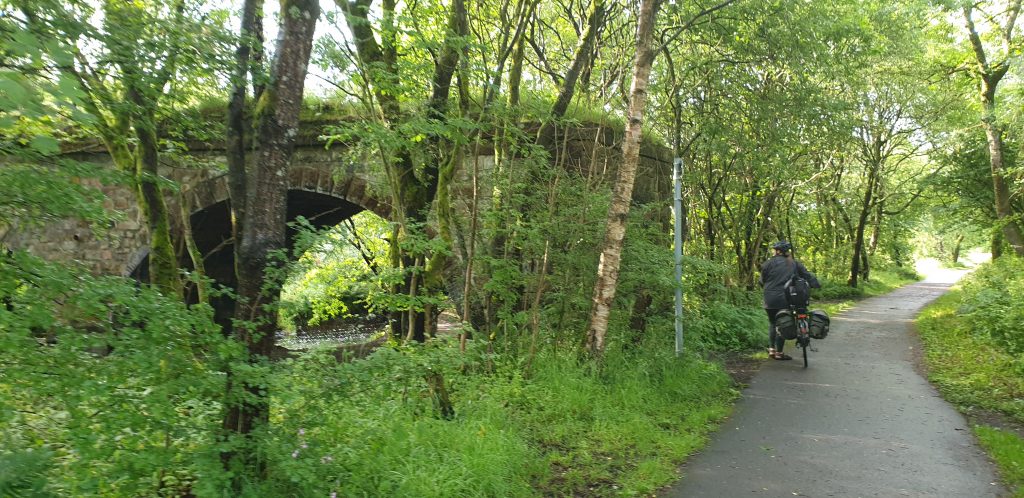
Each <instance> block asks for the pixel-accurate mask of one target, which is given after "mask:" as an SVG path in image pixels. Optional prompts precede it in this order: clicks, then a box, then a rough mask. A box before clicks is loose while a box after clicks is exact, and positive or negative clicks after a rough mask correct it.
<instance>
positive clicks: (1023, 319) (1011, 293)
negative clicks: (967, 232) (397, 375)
mask: <svg viewBox="0 0 1024 498" xmlns="http://www.w3.org/2000/svg"><path fill="white" fill-rule="evenodd" d="M962 285H963V292H964V299H963V301H962V302H961V304H960V308H959V309H958V310H957V314H959V315H960V316H962V317H963V318H964V320H965V321H966V322H968V323H970V324H971V329H972V330H971V332H972V333H975V334H980V335H983V336H986V337H988V339H990V340H991V341H992V342H993V343H994V344H995V345H997V346H998V347H999V348H1001V349H1002V350H1004V351H1006V352H1007V353H1008V354H1010V355H1014V356H1017V357H1018V358H1019V359H1020V360H1021V361H1022V362H1024V334H1022V333H1021V331H1022V330H1024V259H1021V258H1014V257H1004V258H999V259H997V260H995V261H994V262H992V263H989V264H986V265H982V266H981V267H979V268H978V269H977V270H976V271H975V272H974V273H972V274H971V275H969V276H968V277H966V279H965V281H964V283H963V284H962ZM1022 368H1024V363H1022ZM1020 372H1021V373H1024V369H1022V370H1021V371H1020Z"/></svg>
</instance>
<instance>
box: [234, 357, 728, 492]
mask: <svg viewBox="0 0 1024 498" xmlns="http://www.w3.org/2000/svg"><path fill="white" fill-rule="evenodd" d="M471 349H472V351H471V352H470V353H469V354H467V355H461V354H459V353H458V349H457V348H454V347H452V346H451V344H449V343H447V342H445V341H436V342H434V343H433V344H428V345H426V346H414V347H411V348H408V349H403V350H401V351H398V350H394V349H382V350H380V351H378V352H376V353H375V354H374V355H372V356H371V357H370V358H368V359H367V360H365V361H359V362H353V363H345V364H336V363H334V362H333V358H332V357H330V356H329V355H327V354H323V355H316V354H314V355H310V356H308V357H306V358H303V359H300V360H295V361H292V362H290V363H289V364H288V365H287V372H283V374H284V375H282V376H281V378H282V381H281V385H279V386H275V387H276V388H275V389H274V390H273V392H276V393H281V394H279V395H278V397H277V398H276V399H275V406H278V407H279V408H278V409H277V410H276V411H275V414H274V417H273V419H274V423H275V424H274V425H275V434H274V435H273V437H271V438H270V441H272V442H271V443H270V444H269V445H268V447H267V453H268V458H269V459H270V468H271V469H274V471H273V474H272V476H271V479H270V480H269V481H268V482H267V484H266V486H264V487H260V488H259V489H253V490H252V491H253V494H254V495H275V494H279V493H287V494H289V495H291V496H328V495H330V494H331V493H337V495H338V496H424V497H426V496H538V495H544V496H572V495H576V496H581V495H586V496H610V495H640V494H646V493H650V492H653V491H654V490H655V489H657V488H658V487H660V486H662V485H664V484H667V483H669V482H671V481H672V480H674V479H675V478H677V476H676V467H677V466H678V465H679V464H680V463H681V462H682V460H683V459H684V458H685V457H686V456H687V455H689V454H690V453H692V452H693V451H695V450H696V449H698V448H699V447H700V446H701V445H702V444H703V442H704V439H705V437H706V435H707V433H708V432H709V431H711V430H713V428H714V426H715V422H716V421H717V420H719V419H720V418H721V417H723V416H724V415H725V414H726V413H727V411H728V408H729V406H730V404H731V400H732V398H733V397H734V396H735V392H734V391H733V390H732V389H731V387H730V381H729V379H728V376H727V375H726V374H725V373H724V372H723V371H722V370H721V369H720V368H719V367H718V366H716V365H713V364H710V363H707V362H704V361H702V360H700V359H698V358H696V357H693V356H686V357H684V358H679V359H677V358H673V357H671V356H670V355H669V354H668V353H663V354H659V353H643V354H640V355H610V356H609V357H608V358H606V362H605V363H604V366H603V368H602V369H601V370H600V371H592V370H588V369H581V368H580V364H579V363H578V360H577V358H576V357H575V356H573V355H567V356H562V355H556V354H542V355H540V356H539V357H538V358H537V359H536V360H535V362H534V366H533V368H532V370H531V374H530V375H529V376H526V375H524V374H523V373H522V372H523V369H522V365H520V364H519V363H517V362H514V361H511V359H510V358H506V357H502V356H493V355H488V354H486V348H485V345H483V344H480V345H478V346H475V347H472V348H471ZM431 372H436V373H441V374H442V375H443V376H444V378H445V379H446V386H447V388H448V391H449V393H450V396H451V401H452V403H453V405H454V409H455V415H454V417H453V418H451V419H450V420H446V419H444V418H443V417H441V416H439V412H438V411H437V409H436V408H437V406H436V405H435V397H434V393H432V391H431V390H430V388H429V387H428V385H427V383H426V382H424V377H425V376H426V375H428V374H429V373H431ZM459 372H461V374H460V373H459Z"/></svg>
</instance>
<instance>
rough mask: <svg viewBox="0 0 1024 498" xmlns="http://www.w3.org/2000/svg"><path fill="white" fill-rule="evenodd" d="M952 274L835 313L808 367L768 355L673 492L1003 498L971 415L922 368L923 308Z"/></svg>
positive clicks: (693, 494)
mask: <svg viewBox="0 0 1024 498" xmlns="http://www.w3.org/2000/svg"><path fill="white" fill-rule="evenodd" d="M958 276H959V274H957V273H953V272H944V273H938V274H935V275H933V276H931V277H930V278H929V279H927V280H925V281H923V282H920V283H917V284H913V285H909V286H907V287H904V288H901V289H898V290H896V291H894V292H892V293H890V294H888V295H885V296H882V297H877V298H872V299H868V300H865V301H862V302H861V303H859V304H858V305H857V306H856V307H855V308H852V309H850V310H847V311H846V312H844V313H842V314H841V315H839V316H835V317H833V320H832V328H831V332H830V334H829V337H828V339H825V340H824V341H813V344H812V345H813V346H815V347H817V348H818V349H819V351H817V352H813V351H812V352H810V353H809V354H810V367H809V368H808V369H806V370H805V369H804V368H803V362H802V361H801V360H800V359H799V355H798V353H799V350H796V351H793V348H792V346H789V345H787V347H788V349H789V351H788V353H790V354H791V355H793V356H794V360H793V361H770V362H768V363H766V364H765V365H764V366H763V367H762V368H761V370H760V371H759V372H758V373H757V375H756V376H755V377H754V379H753V380H752V381H751V383H750V386H749V387H748V388H747V389H745V390H744V391H743V395H742V398H741V399H740V400H739V402H738V403H737V404H736V408H735V411H734V413H733V415H732V417H730V419H729V420H726V421H725V422H724V423H723V424H722V427H721V429H720V430H719V432H718V433H717V434H715V435H714V436H713V440H712V442H711V444H710V445H709V446H708V448H706V449H705V451H704V452H702V453H701V454H699V455H695V456H694V457H692V458H691V459H690V461H689V462H688V463H687V465H686V467H684V468H683V474H684V477H683V480H682V481H681V482H679V483H677V484H676V485H675V486H674V487H673V488H671V489H669V490H667V491H666V492H664V493H662V496H664V497H725V498H732V497H748V496H751V497H753V496H756V497H793V496H809V497H824V496H838V497H862V496H864V497H866V496H884V497H900V496H911V497H954V498H959V497H965V498H974V497H988V496H1004V495H1006V492H1005V490H1003V489H1002V488H1001V487H999V486H997V485H996V484H993V483H994V482H996V474H995V471H994V469H993V466H992V465H991V464H990V463H989V462H988V460H987V459H986V457H985V455H984V453H983V452H982V450H981V449H980V448H978V446H977V445H976V443H975V441H974V439H973V436H972V433H971V430H970V428H969V427H968V426H967V424H966V422H965V421H964V418H963V417H962V416H961V415H960V414H959V413H957V412H956V410H955V409H954V408H953V407H952V406H951V405H950V404H948V403H946V402H945V401H943V400H942V399H941V398H940V397H939V395H938V393H937V392H936V391H935V389H934V388H932V386H931V385H930V384H928V382H927V381H926V380H925V379H924V378H922V377H921V375H919V374H918V373H917V372H915V370H914V364H913V359H912V353H913V348H916V347H918V343H917V341H916V339H915V338H913V337H912V336H911V335H910V334H909V333H908V328H909V325H910V323H911V321H912V320H913V318H914V316H915V315H916V314H917V312H918V311H919V310H920V309H921V308H922V307H923V306H924V305H926V304H928V302H930V301H932V300H933V299H935V298H936V297H938V296H939V295H941V294H942V293H943V292H945V291H946V290H947V289H948V288H949V286H950V284H951V283H952V282H954V281H955V280H956V278H957V277H958Z"/></svg>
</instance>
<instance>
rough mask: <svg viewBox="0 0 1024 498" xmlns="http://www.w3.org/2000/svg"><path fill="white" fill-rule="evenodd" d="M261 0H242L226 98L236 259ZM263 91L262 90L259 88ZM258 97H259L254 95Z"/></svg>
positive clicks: (242, 216)
mask: <svg viewBox="0 0 1024 498" xmlns="http://www.w3.org/2000/svg"><path fill="white" fill-rule="evenodd" d="M261 3H262V1H261V0H245V3H244V4H243V5H242V26H241V31H240V33H239V42H238V48H237V49H236V50H235V70H234V74H232V77H231V78H232V80H231V86H232V90H231V99H230V100H229V101H228V123H227V143H226V147H225V148H226V151H225V154H226V155H227V162H228V189H229V190H230V192H229V194H230V196H231V231H232V235H233V236H234V239H235V261H236V262H237V261H238V248H239V247H240V245H241V244H240V241H241V234H242V220H244V219H245V190H246V181H247V180H246V174H245V135H246V133H247V132H248V130H249V127H250V123H249V121H248V120H247V119H246V118H245V95H246V87H247V86H248V83H247V82H248V75H249V62H250V54H251V52H252V45H253V42H254V41H255V40H256V39H257V38H256V37H257V33H256V31H255V29H256V11H257V10H258V9H259V8H260V4H261ZM261 93H262V92H261ZM257 98H258V97H257Z"/></svg>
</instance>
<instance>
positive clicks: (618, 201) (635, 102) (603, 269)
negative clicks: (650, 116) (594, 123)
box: [586, 0, 660, 359]
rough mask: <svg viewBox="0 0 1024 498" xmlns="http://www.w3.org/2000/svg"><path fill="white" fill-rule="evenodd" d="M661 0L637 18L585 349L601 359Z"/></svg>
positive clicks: (647, 2)
mask: <svg viewBox="0 0 1024 498" xmlns="http://www.w3.org/2000/svg"><path fill="white" fill-rule="evenodd" d="M659 3H660V2H659V0H641V2H640V15H639V17H638V19H637V35H636V47H637V55H636V61H635V65H634V68H633V85H632V88H631V89H630V102H629V122H628V123H627V125H626V134H625V138H624V141H623V144H622V167H621V168H619V174H618V179H617V180H616V182H615V190H614V192H613V193H612V203H611V206H610V207H609V208H608V220H607V229H606V232H605V238H604V243H603V244H602V250H601V259H600V263H599V264H598V269H597V282H595V283H594V295H593V307H592V309H591V312H590V325H589V330H588V332H587V342H586V350H587V353H588V354H590V355H591V357H593V358H596V359H600V358H601V356H602V355H603V354H604V348H605V334H606V333H607V332H608V315H609V314H610V313H611V307H612V300H613V299H614V298H615V288H616V285H617V284H618V278H619V263H620V260H621V259H622V240H623V238H624V237H625V235H626V222H627V220H628V218H629V203H630V199H631V198H632V196H633V183H634V181H635V180H636V168H637V164H638V163H639V162H640V138H641V133H642V127H643V118H644V106H645V104H646V103H647V83H648V80H649V79H650V76H651V66H652V65H653V63H654V55H655V52H654V50H653V48H652V47H651V39H652V38H653V33H654V20H655V15H656V13H657V9H658V4H659Z"/></svg>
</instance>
